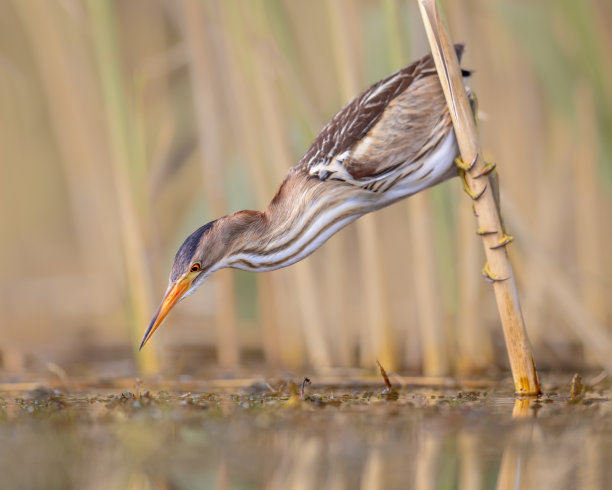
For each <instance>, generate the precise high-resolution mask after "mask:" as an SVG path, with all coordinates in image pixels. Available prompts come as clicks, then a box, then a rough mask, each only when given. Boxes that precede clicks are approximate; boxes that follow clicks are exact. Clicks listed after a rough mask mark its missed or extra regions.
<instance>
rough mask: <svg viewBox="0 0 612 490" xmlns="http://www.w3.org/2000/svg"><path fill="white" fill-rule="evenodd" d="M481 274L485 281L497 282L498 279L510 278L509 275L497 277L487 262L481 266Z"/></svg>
mask: <svg viewBox="0 0 612 490" xmlns="http://www.w3.org/2000/svg"><path fill="white" fill-rule="evenodd" d="M482 276H483V277H484V278H485V280H486V281H487V282H498V281H505V280H507V279H510V278H509V277H499V276H498V275H497V274H494V273H493V272H491V269H490V268H489V263H488V262H487V263H486V264H485V265H484V267H483V268H482Z"/></svg>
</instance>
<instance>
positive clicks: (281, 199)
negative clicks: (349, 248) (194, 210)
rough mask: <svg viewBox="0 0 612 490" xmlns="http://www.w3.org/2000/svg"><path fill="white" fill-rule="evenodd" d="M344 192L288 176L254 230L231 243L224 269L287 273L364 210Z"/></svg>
mask: <svg viewBox="0 0 612 490" xmlns="http://www.w3.org/2000/svg"><path fill="white" fill-rule="evenodd" d="M369 207H370V206H368V205H367V203H365V202H364V200H363V197H361V199H359V198H358V196H357V193H355V192H352V191H351V189H350V188H348V189H347V187H346V186H338V187H337V188H333V187H332V188H330V185H329V183H324V182H321V181H319V180H318V179H308V178H307V177H305V176H303V175H300V174H297V173H291V174H289V176H288V177H287V178H286V179H285V181H284V182H283V184H282V185H281V187H280V189H279V191H278V193H277V195H276V196H275V197H274V199H273V200H272V202H271V203H270V205H269V206H268V208H267V209H266V211H265V212H263V213H261V215H260V223H259V224H258V226H252V227H250V229H249V230H245V233H244V234H243V235H242V236H241V238H239V239H237V242H238V243H236V244H235V246H233V247H232V249H233V251H232V252H230V254H229V255H228V256H227V257H226V258H225V260H224V262H225V264H224V266H225V267H233V268H236V269H243V270H248V271H270V270H275V269H280V268H282V267H287V266H289V265H291V264H294V263H296V262H298V261H300V260H302V259H303V258H305V257H307V256H308V255H310V254H311V253H313V252H314V251H315V250H316V249H317V248H319V247H320V246H321V245H322V244H323V243H325V242H326V241H327V240H328V239H329V238H330V237H331V236H332V235H333V234H334V233H336V232H337V231H338V230H340V229H341V228H343V227H344V226H346V225H347V224H349V223H351V222H352V221H354V220H355V219H357V218H358V217H360V216H361V215H363V214H364V213H366V212H367V211H369V210H370V209H368V208H369Z"/></svg>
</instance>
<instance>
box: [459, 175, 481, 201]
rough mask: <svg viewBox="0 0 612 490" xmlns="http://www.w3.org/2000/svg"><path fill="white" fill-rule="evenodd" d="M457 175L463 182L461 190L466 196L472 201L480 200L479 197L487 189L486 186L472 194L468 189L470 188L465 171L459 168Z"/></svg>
mask: <svg viewBox="0 0 612 490" xmlns="http://www.w3.org/2000/svg"><path fill="white" fill-rule="evenodd" d="M459 175H460V176H461V179H462V180H463V190H464V191H465V192H466V194H467V195H468V196H470V198H471V199H472V200H473V201H476V200H478V199H480V196H482V195H483V193H484V191H485V190H486V189H487V184H485V185H484V186H483V187H482V190H481V191H480V192H473V191H472V189H470V186H469V185H468V182H467V177H466V171H465V170H463V169H462V168H459Z"/></svg>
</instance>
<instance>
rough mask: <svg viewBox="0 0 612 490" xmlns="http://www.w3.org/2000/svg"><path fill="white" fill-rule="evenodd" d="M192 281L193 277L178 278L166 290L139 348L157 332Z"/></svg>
mask: <svg viewBox="0 0 612 490" xmlns="http://www.w3.org/2000/svg"><path fill="white" fill-rule="evenodd" d="M192 281H193V278H192V277H182V278H180V279H178V280H177V281H176V282H175V283H173V284H171V285H170V287H169V288H168V291H166V295H165V296H164V299H163V300H162V302H161V304H160V305H159V308H158V309H157V313H155V316H154V317H153V320H151V323H150V324H149V328H147V331H146V332H145V335H144V337H143V339H142V342H141V343H140V347H139V348H138V350H140V349H142V348H143V346H144V345H145V344H146V343H147V342H148V341H149V339H150V338H151V336H152V335H153V334H154V333H155V330H157V329H158V328H159V326H160V325H161V324H162V322H163V321H164V318H166V316H167V315H168V313H170V310H171V309H172V307H173V306H174V305H175V304H176V303H178V301H179V300H180V299H181V298H182V297H183V295H184V294H185V293H186V292H187V291H188V290H189V287H190V286H191V283H192Z"/></svg>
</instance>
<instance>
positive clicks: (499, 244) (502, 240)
mask: <svg viewBox="0 0 612 490" xmlns="http://www.w3.org/2000/svg"><path fill="white" fill-rule="evenodd" d="M513 240H514V237H513V236H512V235H508V234H505V235H504V236H503V237H501V238H500V240H499V242H497V245H493V246H492V247H489V248H490V249H493V250H494V249H496V248H501V247H505V246H506V245H508V244H509V243H510V242H511V241H513Z"/></svg>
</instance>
